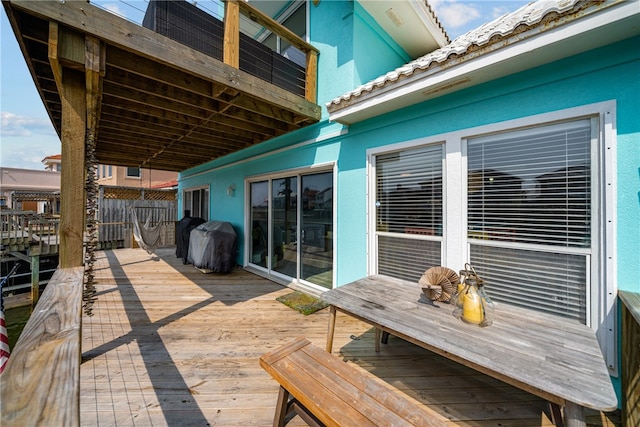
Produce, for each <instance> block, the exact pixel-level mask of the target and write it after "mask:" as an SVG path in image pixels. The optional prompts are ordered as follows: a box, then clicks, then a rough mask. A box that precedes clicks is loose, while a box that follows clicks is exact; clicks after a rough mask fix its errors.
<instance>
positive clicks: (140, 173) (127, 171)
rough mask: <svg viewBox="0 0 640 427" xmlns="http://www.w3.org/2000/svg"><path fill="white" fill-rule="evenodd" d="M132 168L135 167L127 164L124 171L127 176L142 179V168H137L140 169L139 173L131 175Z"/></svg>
mask: <svg viewBox="0 0 640 427" xmlns="http://www.w3.org/2000/svg"><path fill="white" fill-rule="evenodd" d="M130 168H133V167H130V166H125V171H124V176H125V178H131V179H142V168H137V169H138V175H129V169H130Z"/></svg>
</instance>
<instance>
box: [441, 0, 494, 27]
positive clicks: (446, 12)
mask: <svg viewBox="0 0 640 427" xmlns="http://www.w3.org/2000/svg"><path fill="white" fill-rule="evenodd" d="M429 5H431V6H432V7H433V9H434V10H435V12H436V15H437V16H438V19H439V20H440V21H441V22H442V24H443V25H444V28H445V29H453V30H455V29H458V28H462V27H464V26H465V25H467V24H468V23H470V22H472V21H474V20H476V19H478V18H480V17H481V13H480V11H479V10H478V9H477V7H476V6H475V5H474V4H472V3H464V2H457V1H445V0H430V1H429Z"/></svg>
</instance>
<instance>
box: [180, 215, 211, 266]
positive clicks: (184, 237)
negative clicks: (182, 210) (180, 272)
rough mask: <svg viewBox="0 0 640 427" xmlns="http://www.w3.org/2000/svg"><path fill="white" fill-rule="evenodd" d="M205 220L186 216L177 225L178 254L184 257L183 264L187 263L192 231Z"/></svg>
mask: <svg viewBox="0 0 640 427" xmlns="http://www.w3.org/2000/svg"><path fill="white" fill-rule="evenodd" d="M204 222H205V220H204V219H202V218H198V217H191V216H186V217H184V218H182V219H181V220H180V222H178V224H177V225H176V256H177V257H178V258H182V263H183V264H186V263H187V254H188V253H189V236H191V231H192V230H193V229H194V228H196V227H197V226H199V225H200V224H202V223H204Z"/></svg>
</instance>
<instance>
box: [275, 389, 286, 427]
mask: <svg viewBox="0 0 640 427" xmlns="http://www.w3.org/2000/svg"><path fill="white" fill-rule="evenodd" d="M288 406H289V392H288V391H287V390H285V388H284V387H282V386H280V391H279V392H278V403H277V404H276V415H275V416H274V417H273V427H283V426H284V425H285V424H286V422H285V417H286V416H287V409H288Z"/></svg>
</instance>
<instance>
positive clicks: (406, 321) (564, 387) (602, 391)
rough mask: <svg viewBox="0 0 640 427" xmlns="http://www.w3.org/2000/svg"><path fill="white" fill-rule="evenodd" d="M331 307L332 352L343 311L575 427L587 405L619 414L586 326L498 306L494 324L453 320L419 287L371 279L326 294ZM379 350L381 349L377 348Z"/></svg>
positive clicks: (448, 310)
mask: <svg viewBox="0 0 640 427" xmlns="http://www.w3.org/2000/svg"><path fill="white" fill-rule="evenodd" d="M322 299H323V300H324V301H326V302H327V303H329V304H330V316H329V331H328V336H327V346H326V350H327V351H328V352H331V350H332V347H333V333H334V330H335V319H336V311H341V312H343V313H346V314H348V315H350V316H353V317H355V318H357V319H360V320H362V321H364V322H366V323H369V324H370V325H372V326H374V327H375V328H376V337H377V339H376V347H377V348H378V346H379V339H378V338H379V332H380V331H382V332H387V333H389V334H392V335H394V336H397V337H400V338H402V339H405V340H407V341H409V342H411V343H414V344H416V345H419V346H421V347H424V348H426V349H428V350H430V351H433V352H435V353H437V354H440V355H442V356H444V357H446V358H448V359H451V360H454V361H456V362H458V363H461V364H463V365H465V366H469V367H471V368H473V369H475V370H477V371H479V372H482V373H484V374H487V375H490V376H492V377H494V378H497V379H499V380H501V381H504V382H505V383H507V384H511V385H513V386H515V387H518V388H520V389H522V390H525V391H527V392H529V393H532V394H534V395H537V396H539V397H541V398H543V399H545V400H547V401H549V402H550V403H551V404H552V405H558V406H559V407H564V423H565V425H566V426H568V427H578V426H581V427H582V426H585V425H586V423H585V416H584V408H591V409H595V410H598V411H604V412H608V411H613V410H615V409H617V405H618V400H617V397H616V394H615V391H614V389H613V385H612V383H611V378H610V376H609V372H608V370H607V366H606V364H605V361H604V358H603V356H602V352H601V350H600V346H599V344H598V341H597V339H596V335H595V332H594V331H593V330H592V329H591V328H589V327H588V326H585V325H582V324H580V323H579V322H576V321H572V320H569V319H564V318H561V317H558V316H553V315H549V314H546V313H542V312H538V311H534V310H527V309H523V308H519V307H515V306H511V305H508V304H498V305H497V307H496V315H495V320H494V321H493V324H492V325H491V326H488V327H479V326H476V325H471V324H467V323H464V322H462V321H461V320H460V319H457V318H455V317H454V316H453V314H452V312H453V306H452V305H451V304H448V303H440V302H435V303H432V302H430V301H427V300H426V299H424V298H423V297H422V291H421V289H420V287H419V286H418V284H417V283H413V282H409V281H406V280H401V279H396V278H393V277H388V276H383V275H373V276H368V277H365V278H363V279H359V280H356V281H354V282H352V283H349V284H347V285H343V286H340V287H338V288H336V289H332V290H330V291H327V292H325V293H323V294H322ZM377 348H376V349H377Z"/></svg>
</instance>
